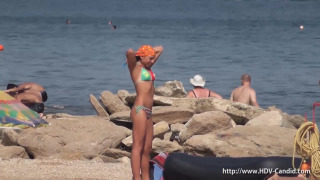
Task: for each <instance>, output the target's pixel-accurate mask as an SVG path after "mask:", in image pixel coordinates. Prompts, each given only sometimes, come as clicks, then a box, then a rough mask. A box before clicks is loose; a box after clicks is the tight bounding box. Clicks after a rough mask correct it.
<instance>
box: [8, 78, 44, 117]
mask: <svg viewBox="0 0 320 180" xmlns="http://www.w3.org/2000/svg"><path fill="white" fill-rule="evenodd" d="M25 84H28V83H25ZM29 86H33V90H31V89H32V88H31V87H30V88H29ZM19 87H20V88H22V87H25V88H26V90H18V88H19ZM41 87H42V86H40V85H38V84H35V83H31V85H25V86H24V85H20V86H17V85H15V84H8V85H7V91H5V92H7V93H8V94H9V95H11V96H12V97H14V98H15V99H16V100H18V101H21V103H23V104H24V105H26V106H27V107H29V108H30V109H32V110H33V111H35V112H37V113H38V114H39V116H40V117H42V116H43V111H44V104H43V102H44V100H45V101H46V100H47V94H46V92H45V91H44V89H43V87H42V88H41ZM38 90H43V91H42V93H40V92H39V91H38Z"/></svg>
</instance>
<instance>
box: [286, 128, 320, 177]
mask: <svg viewBox="0 0 320 180" xmlns="http://www.w3.org/2000/svg"><path fill="white" fill-rule="evenodd" d="M296 152H297V153H298V154H300V155H301V156H302V162H303V161H304V160H306V159H309V160H311V174H312V175H313V176H315V177H316V178H317V179H320V147H319V130H318V127H317V125H316V124H313V123H312V122H304V123H302V124H301V126H300V128H299V129H298V131H297V134H296V135H295V137H294V145H293V159H292V166H293V168H295V167H294V156H295V154H296ZM302 162H301V164H302ZM301 164H300V166H301Z"/></svg>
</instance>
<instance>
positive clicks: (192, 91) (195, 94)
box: [192, 90, 211, 98]
mask: <svg viewBox="0 0 320 180" xmlns="http://www.w3.org/2000/svg"><path fill="white" fill-rule="evenodd" d="M192 93H193V95H194V97H196V98H198V97H197V95H196V93H195V92H194V91H193V90H192ZM210 93H211V92H210V90H209V95H208V97H210Z"/></svg>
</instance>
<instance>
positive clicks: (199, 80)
mask: <svg viewBox="0 0 320 180" xmlns="http://www.w3.org/2000/svg"><path fill="white" fill-rule="evenodd" d="M190 83H191V84H192V85H193V87H194V89H193V90H191V91H189V92H188V94H187V97H189V98H197V99H199V98H208V97H215V98H218V99H222V96H221V95H220V94H218V93H215V92H213V91H211V90H210V89H208V88H204V85H205V84H206V81H205V80H204V78H203V77H202V76H200V75H195V76H194V77H193V78H190Z"/></svg>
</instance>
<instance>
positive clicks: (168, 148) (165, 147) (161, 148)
mask: <svg viewBox="0 0 320 180" xmlns="http://www.w3.org/2000/svg"><path fill="white" fill-rule="evenodd" d="M181 151H182V146H180V145H179V144H178V143H177V142H175V141H174V142H171V141H168V140H161V139H159V138H154V139H153V141H152V152H155V153H160V152H167V153H171V152H181Z"/></svg>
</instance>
